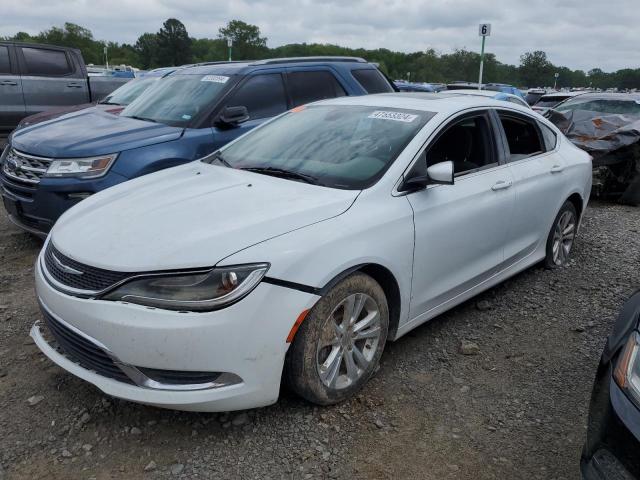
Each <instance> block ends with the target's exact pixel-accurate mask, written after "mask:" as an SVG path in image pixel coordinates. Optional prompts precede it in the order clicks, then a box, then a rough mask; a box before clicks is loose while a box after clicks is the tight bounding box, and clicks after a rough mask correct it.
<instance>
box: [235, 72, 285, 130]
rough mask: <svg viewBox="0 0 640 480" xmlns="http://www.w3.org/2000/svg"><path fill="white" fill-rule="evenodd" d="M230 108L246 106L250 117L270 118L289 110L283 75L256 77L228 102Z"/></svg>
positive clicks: (248, 81)
mask: <svg viewBox="0 0 640 480" xmlns="http://www.w3.org/2000/svg"><path fill="white" fill-rule="evenodd" d="M227 106H228V107H238V106H245V107H247V110H249V117H250V118H251V119H252V120H254V119H257V118H268V117H273V116H275V115H278V114H280V113H282V112H285V111H286V110H287V97H286V95H285V92H284V84H283V82H282V75H280V74H279V73H270V74H266V75H255V76H253V77H250V78H249V79H248V80H247V81H246V82H244V84H242V85H241V86H240V88H239V90H238V91H237V92H235V93H234V94H232V96H231V98H230V99H229V101H228V102H227Z"/></svg>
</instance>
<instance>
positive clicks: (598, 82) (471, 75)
mask: <svg viewBox="0 0 640 480" xmlns="http://www.w3.org/2000/svg"><path fill="white" fill-rule="evenodd" d="M227 39H231V40H232V41H233V46H232V57H233V59H234V60H257V59H263V58H276V57H292V56H310V55H347V56H357V57H363V58H365V59H367V60H368V61H370V62H376V63H378V64H379V66H380V69H381V70H382V71H384V72H385V73H386V74H387V75H388V76H389V77H391V78H394V79H400V78H402V79H405V80H406V79H410V80H411V81H416V82H433V83H447V82H452V81H456V80H466V81H476V80H477V77H478V66H479V63H480V54H479V53H477V52H472V51H469V50H466V49H457V50H455V51H453V52H452V53H442V54H441V53H438V52H437V51H436V50H434V49H427V50H424V51H417V52H413V53H403V52H394V51H392V50H388V49H385V48H380V49H375V50H367V49H363V48H346V47H341V46H339V45H331V44H317V43H311V44H307V43H294V44H288V45H283V46H280V47H275V48H270V47H268V46H267V38H266V37H263V36H261V32H260V29H259V27H257V26H256V25H251V24H248V23H245V22H243V21H241V20H232V21H230V22H229V23H228V24H227V25H226V26H224V27H222V28H220V29H219V30H218V35H217V37H216V38H193V37H190V36H189V34H188V32H187V29H186V27H185V26H184V24H183V23H182V22H181V21H180V20H177V19H175V18H170V19H168V20H166V21H165V22H164V24H163V25H162V27H161V28H160V29H159V30H158V31H157V32H156V33H149V32H148V33H143V34H142V35H140V37H138V39H137V41H136V43H135V44H133V45H131V44H127V43H117V42H106V41H103V40H96V39H94V37H93V33H92V32H91V30H89V29H87V28H84V27H82V26H80V25H76V24H74V23H65V24H64V26H62V27H52V28H50V29H48V30H44V31H42V32H40V33H39V34H37V35H29V34H28V33H25V32H18V33H16V34H15V35H14V36H13V37H7V38H5V40H15V41H22V42H37V43H47V44H53V45H62V46H69V47H75V48H79V49H80V50H81V51H82V55H83V57H84V59H85V61H86V62H87V63H93V64H104V62H105V55H104V48H105V47H107V52H108V58H109V63H110V64H115V65H118V64H126V65H133V66H135V67H139V68H142V69H150V68H156V67H165V66H175V65H184V64H188V63H197V62H206V61H219V60H226V59H227V58H228V55H229V51H228V46H227ZM556 73H557V74H558V79H557V86H558V87H559V88H560V87H594V88H602V89H606V88H619V89H631V88H640V68H636V69H630V68H626V69H621V70H618V71H616V72H604V71H602V70H601V69H599V68H594V69H592V70H589V71H588V72H585V71H583V70H572V69H570V68H568V67H563V66H558V65H554V64H553V63H551V61H550V60H549V59H548V57H547V54H546V53H545V52H543V51H533V52H526V53H524V54H523V55H522V56H521V57H520V64H519V65H517V66H516V65H509V64H506V63H502V62H500V61H498V59H497V58H496V56H495V55H494V54H492V53H488V54H485V64H484V78H483V79H484V81H486V82H501V83H510V84H513V85H518V86H527V87H548V86H552V85H553V84H554V80H555V78H554V75H555V74H556Z"/></svg>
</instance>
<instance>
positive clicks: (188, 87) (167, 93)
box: [120, 74, 230, 127]
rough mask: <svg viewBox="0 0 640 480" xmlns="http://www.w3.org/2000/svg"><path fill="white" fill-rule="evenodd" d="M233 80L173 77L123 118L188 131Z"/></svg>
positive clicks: (228, 78) (167, 78) (128, 108)
mask: <svg viewBox="0 0 640 480" xmlns="http://www.w3.org/2000/svg"><path fill="white" fill-rule="evenodd" d="M229 80H230V77H227V76H224V75H179V74H178V75H176V74H173V75H170V76H168V77H166V78H163V79H162V81H161V82H158V84H157V85H156V86H155V87H154V88H151V89H149V90H147V91H146V92H144V94H142V95H140V96H139V97H138V98H137V99H136V100H135V101H133V102H132V103H131V104H130V105H129V106H128V107H127V108H125V109H124V110H123V111H122V113H121V114H120V116H122V117H132V118H138V119H140V120H150V121H154V122H159V123H164V124H166V125H171V126H174V127H186V126H188V125H189V123H190V122H191V120H192V119H193V118H195V117H196V116H197V115H199V114H200V113H203V112H205V111H207V110H208V109H209V108H210V107H211V104H212V102H213V101H214V100H216V99H217V98H218V96H219V95H220V93H221V92H222V90H223V89H224V87H225V86H226V85H227V83H228V81H229Z"/></svg>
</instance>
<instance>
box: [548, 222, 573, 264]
mask: <svg viewBox="0 0 640 480" xmlns="http://www.w3.org/2000/svg"><path fill="white" fill-rule="evenodd" d="M575 236H576V218H575V215H574V214H573V212H571V211H569V210H566V211H564V212H563V213H562V215H560V218H558V221H557V222H556V226H555V229H554V232H553V248H552V251H553V263H555V264H556V265H558V266H563V265H566V264H567V262H568V260H569V253H570V252H571V247H572V246H573V240H574V239H575Z"/></svg>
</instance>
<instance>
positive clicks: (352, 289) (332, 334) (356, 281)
mask: <svg viewBox="0 0 640 480" xmlns="http://www.w3.org/2000/svg"><path fill="white" fill-rule="evenodd" d="M388 330H389V308H388V305H387V299H386V297H385V294H384V291H383V290H382V288H381V287H380V285H379V284H378V283H377V282H376V281H375V280H374V279H373V278H371V277H370V276H368V275H365V274H363V273H360V272H356V273H354V274H351V275H350V276H348V277H347V278H345V279H344V280H342V281H340V282H339V283H338V284H337V285H335V286H334V287H333V288H332V289H331V290H329V292H328V293H327V294H326V295H325V296H324V297H322V298H321V299H320V300H319V301H318V303H316V305H315V306H314V307H313V309H312V310H311V311H310V312H309V314H308V315H307V317H306V318H305V320H304V322H303V323H302V325H301V326H300V329H299V330H298V332H297V333H296V335H295V337H294V340H293V342H292V344H291V347H290V348H289V351H288V352H287V357H286V359H285V367H284V380H285V382H286V383H287V385H288V386H289V387H290V388H291V389H292V390H293V391H294V392H296V393H297V394H298V395H300V396H301V397H303V398H305V399H307V400H308V401H310V402H313V403H316V404H319V405H331V404H334V403H338V402H341V401H343V400H345V399H347V398H349V397H351V396H353V395H354V394H355V393H356V392H358V391H359V390H360V389H361V388H362V387H363V385H364V384H365V383H366V382H367V380H369V378H370V377H371V375H372V374H373V372H374V371H375V369H376V367H377V366H378V363H379V361H380V357H381V356H382V352H383V350H384V345H385V342H386V340H387V333H388Z"/></svg>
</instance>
